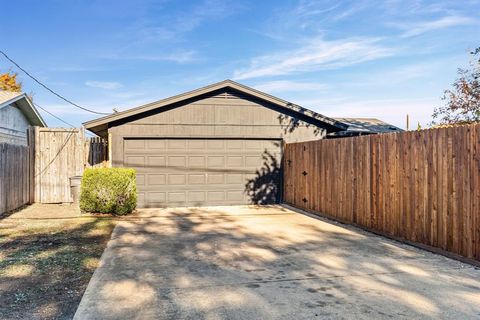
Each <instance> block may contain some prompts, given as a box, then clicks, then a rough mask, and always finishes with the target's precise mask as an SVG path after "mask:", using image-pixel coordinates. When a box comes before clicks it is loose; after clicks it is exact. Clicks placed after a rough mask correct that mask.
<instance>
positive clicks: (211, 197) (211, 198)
mask: <svg viewBox="0 0 480 320" xmlns="http://www.w3.org/2000/svg"><path fill="white" fill-rule="evenodd" d="M224 200H225V192H223V191H208V192H207V201H208V202H221V201H224Z"/></svg>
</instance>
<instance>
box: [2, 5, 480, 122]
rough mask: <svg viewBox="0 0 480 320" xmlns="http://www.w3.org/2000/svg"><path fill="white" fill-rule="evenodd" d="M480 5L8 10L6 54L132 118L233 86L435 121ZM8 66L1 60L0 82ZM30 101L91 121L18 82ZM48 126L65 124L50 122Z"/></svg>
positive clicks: (99, 106)
mask: <svg viewBox="0 0 480 320" xmlns="http://www.w3.org/2000/svg"><path fill="white" fill-rule="evenodd" d="M479 12H480V1H468V0H466V1H421V0H404V1H400V0H398V1H396V0H386V1H369V0H365V1H362V0H358V1H307V0H305V1H302V0H295V1H258V0H256V1H255V0H251V1H228V0H225V1H220V0H203V1H167V0H165V1H153V0H122V1H117V0H82V1H80V0H70V1H65V0H43V1H36V0H31V1H24V0H19V1H3V2H2V32H1V35H0V47H1V49H2V50H4V51H5V52H6V53H7V54H9V55H10V56H11V57H12V58H13V59H15V60H16V61H17V62H18V63H19V64H20V65H22V66H23V67H24V68H26V69H27V70H29V71H30V72H31V73H32V74H34V75H36V76H37V77H38V78H39V79H41V80H42V81H43V82H44V83H46V84H47V85H48V86H50V87H51V88H53V89H54V90H56V91H58V92H59V93H61V94H63V95H65V96H66V97H68V98H69V99H71V100H73V101H75V102H76V103H78V104H80V105H83V106H85V107H89V108H92V109H95V110H97V111H106V112H109V111H111V110H112V108H114V107H115V108H117V109H119V110H124V109H127V108H130V107H135V106H138V105H141V104H144V103H148V102H151V101H155V100H158V99H162V98H165V97H168V96H171V95H174V94H178V93H181V92H184V91H187V90H191V89H195V88H197V87H200V86H204V85H207V84H210V83H214V82H217V81H221V80H223V79H227V78H229V79H233V80H236V81H238V82H241V83H243V84H246V85H249V86H253V87H255V88H258V89H260V90H262V91H265V92H268V93H270V94H273V95H276V96H278V97H280V98H283V99H286V100H289V101H291V102H294V103H297V104H299V105H302V106H304V107H307V108H310V109H313V110H315V111H317V112H320V113H322V114H324V115H327V116H332V117H377V118H380V119H383V120H385V121H388V122H391V123H393V124H395V125H398V126H400V127H404V126H405V116H406V114H407V113H408V114H410V118H411V122H412V123H415V124H416V123H417V122H420V123H421V124H427V123H428V122H430V120H431V114H432V111H433V108H434V107H435V106H438V105H439V104H440V103H441V101H440V97H441V95H442V92H443V90H444V89H446V88H448V87H449V85H450V84H451V82H452V81H453V80H454V79H455V77H456V70H457V68H458V67H462V66H466V65H467V63H468V59H469V56H468V52H469V51H470V50H472V49H473V48H475V47H478V46H480V15H479V14H478V13H479ZM11 68H12V70H15V69H14V68H13V66H12V65H11V64H10V63H9V62H8V61H6V60H5V59H3V58H2V57H0V72H2V71H7V70H9V69H11ZM20 77H21V80H22V82H23V84H24V89H25V91H27V92H33V93H34V100H35V102H37V103H38V104H40V105H41V106H43V107H45V108H47V109H48V110H50V111H51V112H53V113H55V114H56V115H58V116H60V117H62V118H64V119H65V120H67V121H69V122H71V123H73V124H74V125H80V124H81V123H82V122H84V121H86V120H89V119H93V118H96V117H97V116H96V115H93V114H88V113H85V112H84V111H81V110H78V109H75V108H74V107H72V106H70V105H68V104H66V103H64V102H63V101H61V100H59V99H58V98H56V97H54V96H53V95H51V94H50V93H48V92H46V91H45V90H44V89H43V88H41V87H40V86H38V85H37V84H35V83H34V82H32V81H30V80H29V79H28V78H27V77H26V76H24V75H23V74H21V73H20ZM45 119H46V120H47V122H48V124H49V125H50V126H62V124H61V123H59V122H58V121H57V120H55V119H53V118H52V117H50V116H49V115H45Z"/></svg>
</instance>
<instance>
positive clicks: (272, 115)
mask: <svg viewBox="0 0 480 320" xmlns="http://www.w3.org/2000/svg"><path fill="white" fill-rule="evenodd" d="M84 126H85V128H86V129H88V130H90V131H91V132H93V133H95V134H97V135H99V136H101V137H104V138H107V139H108V141H109V148H110V150H111V159H110V162H111V164H112V165H113V166H116V167H130V168H134V169H135V170H136V172H137V189H138V206H139V207H147V208H148V207H179V206H215V205H241V204H252V203H253V204H270V203H278V202H281V199H282V178H281V177H282V166H283V165H284V164H283V160H284V159H282V145H283V144H284V143H285V142H289V143H290V142H296V141H307V140H315V139H323V138H325V137H326V136H327V134H330V133H336V132H341V131H343V130H346V129H347V127H348V126H347V125H345V124H344V123H342V122H339V121H337V120H334V119H332V118H328V117H325V116H323V115H321V114H318V113H316V112H313V111H311V110H308V109H305V108H303V107H300V106H298V105H296V104H293V103H291V102H288V101H285V100H282V99H280V98H277V97H274V96H271V95H268V94H266V93H263V92H260V91H258V90H255V89H253V88H250V87H248V86H245V85H241V84H239V83H236V82H234V81H231V80H225V81H222V82H219V83H215V84H212V85H209V86H206V87H203V88H200V89H196V90H193V91H189V92H186V93H182V94H179V95H176V96H173V97H169V98H166V99H163V100H159V101H155V102H152V103H149V104H146V105H143V106H139V107H136V108H132V109H129V110H126V111H122V112H117V113H114V114H112V115H109V116H106V117H103V118H100V119H96V120H92V121H89V122H86V123H84Z"/></svg>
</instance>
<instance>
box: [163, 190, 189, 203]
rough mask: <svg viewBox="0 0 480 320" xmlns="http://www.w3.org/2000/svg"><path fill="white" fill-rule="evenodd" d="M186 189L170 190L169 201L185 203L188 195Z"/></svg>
mask: <svg viewBox="0 0 480 320" xmlns="http://www.w3.org/2000/svg"><path fill="white" fill-rule="evenodd" d="M185 193H186V192H185V191H184V192H169V193H168V202H170V203H173V204H175V203H185V202H186V200H187V197H186V196H185Z"/></svg>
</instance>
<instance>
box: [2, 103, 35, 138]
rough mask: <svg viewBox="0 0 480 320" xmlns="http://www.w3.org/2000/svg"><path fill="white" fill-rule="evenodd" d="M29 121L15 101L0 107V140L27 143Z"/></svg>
mask: <svg viewBox="0 0 480 320" xmlns="http://www.w3.org/2000/svg"><path fill="white" fill-rule="evenodd" d="M29 125H30V123H29V122H28V120H27V118H26V117H25V116H24V114H23V113H22V111H20V109H19V108H18V107H17V106H16V105H15V103H13V104H11V105H8V106H5V107H3V108H1V109H0V142H6V143H10V144H18V145H27V129H28V126H29Z"/></svg>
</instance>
